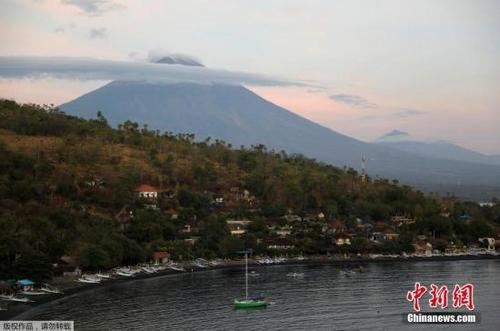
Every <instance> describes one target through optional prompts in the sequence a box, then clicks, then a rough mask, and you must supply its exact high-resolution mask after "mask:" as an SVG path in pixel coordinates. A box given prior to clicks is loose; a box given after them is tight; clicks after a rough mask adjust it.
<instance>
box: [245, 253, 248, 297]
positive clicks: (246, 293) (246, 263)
mask: <svg viewBox="0 0 500 331" xmlns="http://www.w3.org/2000/svg"><path fill="white" fill-rule="evenodd" d="M245 300H248V253H245Z"/></svg>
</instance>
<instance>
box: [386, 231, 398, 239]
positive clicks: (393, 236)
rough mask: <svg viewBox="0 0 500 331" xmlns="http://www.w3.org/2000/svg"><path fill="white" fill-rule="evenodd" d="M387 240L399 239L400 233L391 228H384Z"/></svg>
mask: <svg viewBox="0 0 500 331" xmlns="http://www.w3.org/2000/svg"><path fill="white" fill-rule="evenodd" d="M384 236H385V240H398V238H399V234H398V233H396V232H394V231H392V230H391V229H385V230H384Z"/></svg>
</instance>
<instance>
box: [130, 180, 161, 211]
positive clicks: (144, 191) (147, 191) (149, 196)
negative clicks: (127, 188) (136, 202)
mask: <svg viewBox="0 0 500 331" xmlns="http://www.w3.org/2000/svg"><path fill="white" fill-rule="evenodd" d="M134 192H135V196H136V197H137V198H139V199H144V201H145V206H146V207H148V208H151V209H157V208H158V205H157V203H158V193H159V191H158V189H156V188H155V187H153V186H151V185H147V184H142V185H139V186H138V187H136V188H135V190H134Z"/></svg>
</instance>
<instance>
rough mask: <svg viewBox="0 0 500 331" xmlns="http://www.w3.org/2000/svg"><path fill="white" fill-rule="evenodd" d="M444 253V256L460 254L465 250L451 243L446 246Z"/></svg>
mask: <svg viewBox="0 0 500 331" xmlns="http://www.w3.org/2000/svg"><path fill="white" fill-rule="evenodd" d="M444 252H445V254H461V253H464V252H465V248H464V247H463V246H459V245H456V244H455V243H453V242H451V243H450V244H448V245H446V247H445V249H444Z"/></svg>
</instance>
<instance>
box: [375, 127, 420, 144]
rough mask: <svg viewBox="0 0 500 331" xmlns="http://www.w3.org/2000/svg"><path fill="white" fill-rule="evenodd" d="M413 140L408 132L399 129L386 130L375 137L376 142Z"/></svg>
mask: <svg viewBox="0 0 500 331" xmlns="http://www.w3.org/2000/svg"><path fill="white" fill-rule="evenodd" d="M408 140H414V139H413V137H412V136H411V135H410V134H409V133H408V132H404V131H401V130H396V129H394V130H392V131H390V132H387V133H386V134H384V135H383V136H381V137H379V138H377V139H376V140H375V141H376V142H393V141H408Z"/></svg>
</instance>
